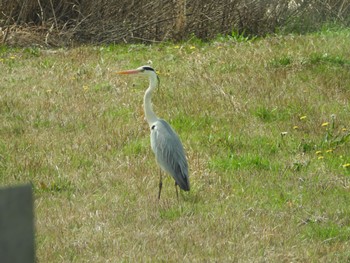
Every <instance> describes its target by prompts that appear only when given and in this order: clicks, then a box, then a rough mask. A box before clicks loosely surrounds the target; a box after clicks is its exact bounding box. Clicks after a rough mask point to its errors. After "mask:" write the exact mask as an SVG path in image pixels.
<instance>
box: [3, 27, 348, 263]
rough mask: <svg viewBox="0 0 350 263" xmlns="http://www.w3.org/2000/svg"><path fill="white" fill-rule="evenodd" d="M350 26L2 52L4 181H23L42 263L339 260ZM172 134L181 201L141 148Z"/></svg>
mask: <svg viewBox="0 0 350 263" xmlns="http://www.w3.org/2000/svg"><path fill="white" fill-rule="evenodd" d="M349 40H350V30H339V31H331V32H327V31H324V32H320V33H317V34H311V35H306V36H295V35H290V36H283V37H278V36H276V37H268V38H265V39H255V40H254V41H248V40H247V39H244V38H236V39H230V38H221V39H220V38H218V39H217V40H216V41H212V42H211V43H202V42H200V41H196V40H192V41H190V42H187V43H184V44H158V45H151V46H147V45H117V46H113V45H111V46H94V47H92V46H83V47H77V48H72V49H55V50H45V49H39V48H25V49H15V48H6V47H0V69H1V70H0V76H1V83H0V111H1V114H0V118H1V120H0V133H1V137H0V185H1V186H4V185H6V186H7V185H13V184H18V183H24V182H31V183H32V185H33V188H34V191H35V214H36V244H37V247H36V249H37V258H38V262H119V261H123V262H124V261H125V262H159V261H163V262H348V261H350V250H349V247H350V147H349V144H350V138H349V137H350V136H349V133H350V103H349V101H350V45H349ZM148 60H152V62H153V66H154V67H155V68H156V69H157V70H158V72H159V76H160V79H161V85H160V88H159V89H158V90H157V91H156V92H155V94H154V98H153V104H154V110H155V112H156V113H157V115H158V116H159V117H162V118H164V119H165V120H167V121H168V122H169V123H170V124H171V125H172V126H173V127H174V128H175V130H176V131H177V133H178V134H179V136H180V137H181V140H182V142H183V144H184V147H185V149H186V152H187V155H188V161H189V166H190V180H191V187H192V189H191V191H190V192H189V193H184V192H181V196H180V198H179V202H178V201H177V199H176V194H175V189H174V183H173V180H172V179H171V178H170V177H167V178H165V179H164V180H163V192H162V199H161V200H160V201H158V199H157V193H158V192H157V191H158V176H159V170H158V167H157V165H156V163H155V160H154V156H153V153H152V152H151V149H150V142H149V128H148V125H147V123H146V121H145V120H144V116H143V108H142V99H143V94H144V91H145V89H146V87H147V85H148V80H147V79H144V78H139V77H136V78H132V77H129V76H118V75H116V74H115V71H117V70H122V69H132V68H136V67H138V66H141V65H144V64H146V63H147V61H148Z"/></svg>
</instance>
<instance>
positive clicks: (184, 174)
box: [151, 120, 190, 191]
mask: <svg viewBox="0 0 350 263" xmlns="http://www.w3.org/2000/svg"><path fill="white" fill-rule="evenodd" d="M151 146H152V150H153V152H154V154H155V156H156V159H157V162H158V164H159V165H160V166H161V167H162V169H163V170H165V171H166V172H168V173H169V174H170V175H171V176H172V177H173V178H174V180H175V182H176V183H177V184H178V185H179V186H180V188H181V189H183V190H185V191H189V190H190V183H189V178H188V164H187V160H186V155H185V152H184V149H183V146H182V143H181V141H180V139H179V137H178V136H177V134H176V133H175V132H174V130H173V129H172V128H171V127H170V125H169V124H168V123H167V122H166V121H164V120H158V121H157V122H155V123H154V124H153V125H152V127H151Z"/></svg>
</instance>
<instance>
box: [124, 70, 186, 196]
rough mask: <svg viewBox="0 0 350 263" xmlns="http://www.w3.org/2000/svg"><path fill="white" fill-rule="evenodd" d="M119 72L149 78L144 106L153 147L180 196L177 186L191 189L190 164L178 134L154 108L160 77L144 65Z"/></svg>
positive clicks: (160, 185)
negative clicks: (154, 96)
mask: <svg viewBox="0 0 350 263" xmlns="http://www.w3.org/2000/svg"><path fill="white" fill-rule="evenodd" d="M117 74H140V75H144V76H146V77H148V79H149V87H148V89H147V90H146V92H145V95H144V98H143V107H144V111H145V116H146V120H147V122H148V125H149V127H150V130H151V148H152V151H153V152H154V155H155V157H156V160H157V163H158V165H159V166H160V168H161V170H163V171H165V172H166V173H168V174H170V175H171V176H172V177H173V178H174V180H175V189H176V196H177V198H178V196H179V194H178V190H177V186H179V187H180V188H181V189H182V190H184V191H189V190H190V181H189V177H188V164H187V159H186V155H185V152H184V148H183V146H182V143H181V141H180V139H179V137H178V135H177V134H176V132H175V131H174V130H173V129H172V128H171V126H170V125H169V124H168V123H167V122H166V121H165V120H163V119H159V118H158V117H157V116H156V114H155V113H154V111H153V109H152V102H151V98H152V93H153V91H154V89H155V88H156V87H157V86H158V83H159V77H158V75H157V73H156V71H155V70H154V69H153V68H152V67H150V66H142V67H139V68H137V69H133V70H125V71H120V72H117ZM161 170H160V178H159V192H158V199H160V193H161V191H162V185H163V182H162V172H161Z"/></svg>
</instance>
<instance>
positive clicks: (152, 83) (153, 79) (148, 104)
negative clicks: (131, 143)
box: [143, 74, 158, 127]
mask: <svg viewBox="0 0 350 263" xmlns="http://www.w3.org/2000/svg"><path fill="white" fill-rule="evenodd" d="M157 84H158V79H157V75H156V74H151V75H149V87H148V89H147V90H146V92H145V96H144V97H143V107H144V111H145V116H146V120H147V122H148V125H149V126H150V127H151V126H152V125H153V123H155V122H156V121H157V120H158V117H157V116H156V114H155V113H154V111H153V109H152V101H151V98H152V92H153V90H154V89H155V88H156V87H157Z"/></svg>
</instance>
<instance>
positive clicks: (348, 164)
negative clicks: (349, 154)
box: [342, 163, 350, 168]
mask: <svg viewBox="0 0 350 263" xmlns="http://www.w3.org/2000/svg"><path fill="white" fill-rule="evenodd" d="M342 166H343V168H349V167H350V163H345V164H343V165H342Z"/></svg>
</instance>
